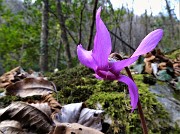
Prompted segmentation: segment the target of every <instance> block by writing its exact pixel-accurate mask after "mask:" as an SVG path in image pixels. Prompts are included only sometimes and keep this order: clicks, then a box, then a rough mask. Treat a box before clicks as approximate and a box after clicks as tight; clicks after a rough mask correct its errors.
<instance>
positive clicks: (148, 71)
mask: <svg viewBox="0 0 180 134" xmlns="http://www.w3.org/2000/svg"><path fill="white" fill-rule="evenodd" d="M144 62H145V70H144V71H145V72H146V73H148V74H151V73H152V71H153V69H152V67H151V62H147V61H144Z"/></svg>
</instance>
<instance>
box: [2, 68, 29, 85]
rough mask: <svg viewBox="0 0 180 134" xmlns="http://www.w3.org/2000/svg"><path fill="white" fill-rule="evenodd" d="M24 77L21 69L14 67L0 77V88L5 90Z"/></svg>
mask: <svg viewBox="0 0 180 134" xmlns="http://www.w3.org/2000/svg"><path fill="white" fill-rule="evenodd" d="M26 76H27V73H26V72H25V71H24V70H23V69H22V68H21V67H16V68H14V69H12V70H11V71H9V72H7V73H5V74H3V75H2V76H1V77H0V88H5V87H7V86H8V85H10V84H12V83H14V82H16V81H19V80H21V79H24V78H26Z"/></svg>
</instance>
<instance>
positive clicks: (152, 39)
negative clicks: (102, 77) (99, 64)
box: [109, 29, 163, 74]
mask: <svg viewBox="0 0 180 134" xmlns="http://www.w3.org/2000/svg"><path fill="white" fill-rule="evenodd" d="M162 36H163V30H162V29H157V30H154V31H153V32H151V33H149V34H148V35H147V36H146V37H145V38H144V39H143V40H142V42H141V44H140V45H139V47H138V48H137V49H136V51H135V52H134V54H133V55H132V56H131V57H130V58H128V59H125V60H122V61H118V62H111V63H109V65H110V68H111V72H114V73H115V74H118V73H120V71H121V70H122V69H123V68H124V67H126V66H128V65H131V64H132V63H133V62H135V61H136V60H137V59H138V58H139V56H140V55H143V54H145V53H148V52H150V51H152V50H153V49H154V48H155V47H156V46H157V44H158V42H159V41H160V40H161V38H162Z"/></svg>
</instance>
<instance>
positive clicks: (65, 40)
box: [56, 0, 72, 68]
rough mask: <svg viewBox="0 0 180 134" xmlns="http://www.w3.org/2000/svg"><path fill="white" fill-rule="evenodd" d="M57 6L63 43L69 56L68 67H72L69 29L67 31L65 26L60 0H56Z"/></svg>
mask: <svg viewBox="0 0 180 134" xmlns="http://www.w3.org/2000/svg"><path fill="white" fill-rule="evenodd" d="M56 7H57V16H58V20H59V25H60V27H61V30H62V31H61V38H62V41H63V44H64V45H65V51H66V56H67V67H68V68H70V67H72V62H71V51H70V47H69V41H68V37H67V31H66V26H65V18H64V16H63V14H62V8H61V2H60V0H56Z"/></svg>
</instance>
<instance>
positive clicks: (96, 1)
mask: <svg viewBox="0 0 180 134" xmlns="http://www.w3.org/2000/svg"><path fill="white" fill-rule="evenodd" d="M97 4H98V0H95V2H94V9H93V19H92V24H91V30H90V36H89V44H88V47H87V50H90V49H91V43H92V38H93V31H94V23H95V20H96V10H97Z"/></svg>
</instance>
